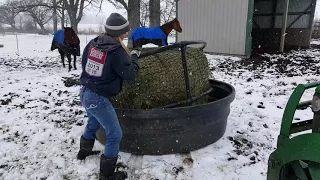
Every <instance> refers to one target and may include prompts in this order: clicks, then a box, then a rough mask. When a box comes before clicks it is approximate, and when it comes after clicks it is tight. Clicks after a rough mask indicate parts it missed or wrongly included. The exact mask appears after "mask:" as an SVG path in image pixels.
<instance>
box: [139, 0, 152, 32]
mask: <svg viewBox="0 0 320 180" xmlns="http://www.w3.org/2000/svg"><path fill="white" fill-rule="evenodd" d="M148 1H149V0H141V5H140V25H141V27H148V26H149V24H150V23H149V22H150V21H149V18H148V17H149V2H148Z"/></svg>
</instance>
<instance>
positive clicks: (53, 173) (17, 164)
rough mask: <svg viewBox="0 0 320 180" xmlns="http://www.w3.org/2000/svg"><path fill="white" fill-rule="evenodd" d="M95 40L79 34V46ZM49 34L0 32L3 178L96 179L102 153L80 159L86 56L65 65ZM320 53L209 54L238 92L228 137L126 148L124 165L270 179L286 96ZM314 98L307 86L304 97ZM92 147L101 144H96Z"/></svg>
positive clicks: (166, 175) (136, 170)
mask: <svg viewBox="0 0 320 180" xmlns="http://www.w3.org/2000/svg"><path fill="white" fill-rule="evenodd" d="M93 37H94V36H85V35H81V36H80V40H81V49H83V48H84V47H85V44H86V42H88V41H89V40H90V39H91V38H93ZM51 39H52V36H39V35H18V36H17V37H16V36H14V35H5V36H0V44H4V47H3V48H0V71H1V78H0V147H1V148H0V179H3V180H15V179H39V180H40V179H41V180H60V179H77V180H91V179H97V175H98V171H99V156H98V155H97V156H91V157H88V158H87V159H86V160H85V161H83V162H80V161H78V160H77V159H76V153H77V151H78V147H79V138H80V136H81V134H82V132H83V129H84V126H85V124H86V120H87V119H86V114H85V112H84V109H83V108H82V107H81V105H80V100H79V89H80V87H79V86H77V84H75V83H74V82H73V79H76V78H78V77H79V74H80V72H81V70H80V69H81V68H80V67H81V65H80V61H81V60H80V58H79V57H78V60H77V67H78V70H76V71H75V70H72V71H71V72H68V70H67V68H62V64H61V62H60V57H59V54H58V52H57V50H55V51H53V52H51V51H50V46H51ZM17 40H18V43H17ZM172 41H173V40H172ZM315 42H316V41H315ZM81 52H82V51H81ZM319 54H320V51H319V50H317V49H308V50H300V51H292V52H290V53H287V54H283V55H278V54H273V55H271V54H264V55H261V56H259V57H256V58H254V59H250V60H249V59H248V60H246V59H240V58H238V57H231V56H222V55H209V54H208V55H207V57H208V59H209V63H210V66H211V70H212V78H215V79H217V80H220V81H224V82H227V83H230V84H231V85H233V86H234V87H235V89H236V98H235V100H234V101H233V102H232V104H231V112H230V115H229V119H228V125H227V130H226V133H225V135H224V136H223V137H222V138H221V139H220V140H219V141H218V142H216V143H215V144H212V145H209V146H207V147H205V148H203V149H200V150H197V151H193V152H191V153H189V154H172V155H164V156H134V155H131V154H128V153H122V152H121V153H120V156H121V158H120V159H119V164H118V167H119V170H125V171H127V172H128V179H132V180H133V179H134V180H136V179H137V180H138V179H141V180H156V179H158V180H182V179H184V180H191V179H195V180H212V179H214V180H226V179H228V180H247V179H255V180H263V179H266V172H267V161H268V157H269V155H270V153H271V152H272V151H273V150H274V149H275V147H276V141H277V136H278V134H279V128H280V123H281V118H282V113H283V111H284V108H285V106H286V103H287V99H288V98H289V96H290V94H291V93H292V92H293V89H294V88H295V87H296V86H297V85H298V84H300V83H302V84H305V83H310V82H315V81H318V77H319V71H318V67H319ZM66 63H67V62H66ZM66 66H67V64H66ZM312 95H313V90H309V91H307V92H306V93H305V95H304V96H303V98H302V100H310V99H311V98H312ZM311 117H312V113H311V110H310V109H306V110H304V111H297V112H296V114H295V120H300V119H301V120H304V119H307V118H311ZM94 149H98V150H102V151H103V146H102V145H101V144H99V143H98V142H97V143H96V144H95V147H94Z"/></svg>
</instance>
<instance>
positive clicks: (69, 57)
mask: <svg viewBox="0 0 320 180" xmlns="http://www.w3.org/2000/svg"><path fill="white" fill-rule="evenodd" d="M67 58H68V63H69V72H70V71H71V69H72V66H71V54H69V53H68V55H67Z"/></svg>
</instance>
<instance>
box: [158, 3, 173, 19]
mask: <svg viewBox="0 0 320 180" xmlns="http://www.w3.org/2000/svg"><path fill="white" fill-rule="evenodd" d="M160 16H161V17H160V19H161V24H164V23H167V22H169V21H171V20H172V19H174V18H175V17H176V0H161V9H160Z"/></svg>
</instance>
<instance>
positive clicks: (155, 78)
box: [110, 48, 209, 109]
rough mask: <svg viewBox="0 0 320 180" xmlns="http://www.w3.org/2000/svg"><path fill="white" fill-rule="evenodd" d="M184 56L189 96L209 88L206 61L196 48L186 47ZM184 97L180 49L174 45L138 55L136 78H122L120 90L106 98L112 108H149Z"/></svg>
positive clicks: (177, 100)
mask: <svg viewBox="0 0 320 180" xmlns="http://www.w3.org/2000/svg"><path fill="white" fill-rule="evenodd" d="M150 49H151V48H148V49H143V51H146V50H150ZM186 56H187V64H188V72H189V80H190V89H191V95H192V96H198V95H200V94H202V93H203V92H205V91H207V90H208V89H209V83H208V78H209V65H208V60H207V58H206V56H205V54H204V53H203V52H202V51H201V50H199V49H198V48H187V51H186ZM186 99H187V93H186V86H185V78H184V71H183V65H182V60H181V52H180V50H179V49H178V48H177V49H174V50H169V51H165V52H162V53H157V54H154V55H151V56H148V57H145V58H141V59H140V73H139V75H138V77H137V78H136V80H135V81H124V84H123V87H122V92H121V93H120V94H119V95H118V96H116V97H113V98H111V99H110V100H111V102H112V104H113V106H114V107H115V108H122V109H152V108H157V107H161V106H165V105H168V104H171V103H177V102H180V101H183V100H186ZM197 103H198V104H199V103H200V104H201V103H203V100H202V101H201V100H200V101H199V102H197ZM197 103H196V104H197Z"/></svg>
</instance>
